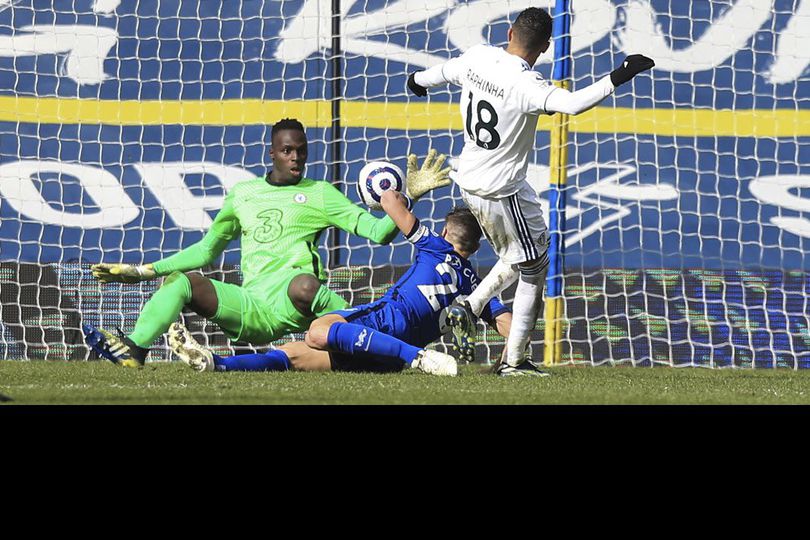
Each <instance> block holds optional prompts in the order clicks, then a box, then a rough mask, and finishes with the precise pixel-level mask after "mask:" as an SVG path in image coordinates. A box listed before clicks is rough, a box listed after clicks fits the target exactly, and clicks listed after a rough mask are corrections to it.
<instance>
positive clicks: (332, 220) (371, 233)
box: [323, 182, 398, 245]
mask: <svg viewBox="0 0 810 540" xmlns="http://www.w3.org/2000/svg"><path fill="white" fill-rule="evenodd" d="M323 184H324V188H323V211H324V215H325V216H326V220H327V222H328V223H329V224H330V225H334V226H335V227H338V228H339V229H342V230H344V231H346V232H347V233H350V234H355V235H357V236H362V237H363V238H368V239H369V240H371V241H372V242H375V243H377V244H382V245H385V244H389V243H391V240H393V239H394V237H395V236H396V235H397V232H398V230H397V226H396V225H395V224H394V222H393V221H391V218H390V217H388V216H385V217H383V218H376V217H374V216H373V215H372V214H371V213H370V212H367V211H365V210H363V209H362V208H360V207H359V206H358V205H356V204H354V203H353V202H352V201H350V200H349V199H347V198H346V196H345V195H344V194H343V193H341V192H340V191H338V189H337V188H336V187H335V186H333V185H332V184H330V183H328V182H323Z"/></svg>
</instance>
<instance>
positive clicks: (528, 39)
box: [512, 7, 551, 51]
mask: <svg viewBox="0 0 810 540" xmlns="http://www.w3.org/2000/svg"><path fill="white" fill-rule="evenodd" d="M512 36H513V39H516V40H517V42H518V43H520V45H522V46H523V47H525V48H526V49H528V50H530V51H536V50H538V49H540V48H541V47H542V46H543V45H545V44H546V42H547V41H548V40H549V39H550V38H551V15H549V14H548V12H547V11H546V10H544V9H540V8H536V7H531V8H527V9H524V10H523V11H521V12H520V15H518V16H517V19H515V22H514V23H513V24H512Z"/></svg>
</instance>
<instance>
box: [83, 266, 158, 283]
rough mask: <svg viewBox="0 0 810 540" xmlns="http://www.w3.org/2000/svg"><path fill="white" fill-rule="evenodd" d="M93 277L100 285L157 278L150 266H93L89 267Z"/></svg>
mask: <svg viewBox="0 0 810 540" xmlns="http://www.w3.org/2000/svg"><path fill="white" fill-rule="evenodd" d="M90 270H91V271H92V272H93V277H94V278H96V279H97V280H99V281H100V282H102V283H112V282H118V283H138V282H140V281H146V280H149V279H154V278H156V277H157V273H156V272H155V270H154V269H153V268H152V265H151V264H142V265H137V266H136V265H133V264H104V263H99V264H94V265H93V266H91V267H90Z"/></svg>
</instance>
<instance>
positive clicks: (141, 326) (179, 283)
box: [129, 272, 191, 349]
mask: <svg viewBox="0 0 810 540" xmlns="http://www.w3.org/2000/svg"><path fill="white" fill-rule="evenodd" d="M190 301H191V282H190V281H189V280H188V277H186V275H185V274H183V273H181V272H173V273H172V274H170V275H169V277H167V278H166V281H164V282H163V285H161V286H160V288H159V289H158V290H157V291H155V294H153V295H152V298H150V299H149V301H148V302H147V303H146V305H145V306H143V310H141V314H140V315H139V316H138V321H137V322H136V323H135V329H134V330H133V331H132V333H131V334H130V335H129V339H130V340H132V342H133V343H135V345H137V346H138V347H143V348H145V349H148V348H149V347H151V346H152V343H154V342H155V340H156V339H157V338H158V336H160V335H161V334H163V333H164V332H166V330H168V329H169V326H170V325H171V324H172V323H173V322H174V321H176V320H177V317H178V315H180V312H181V311H183V306H185V305H186V304H188V303H189V302H190Z"/></svg>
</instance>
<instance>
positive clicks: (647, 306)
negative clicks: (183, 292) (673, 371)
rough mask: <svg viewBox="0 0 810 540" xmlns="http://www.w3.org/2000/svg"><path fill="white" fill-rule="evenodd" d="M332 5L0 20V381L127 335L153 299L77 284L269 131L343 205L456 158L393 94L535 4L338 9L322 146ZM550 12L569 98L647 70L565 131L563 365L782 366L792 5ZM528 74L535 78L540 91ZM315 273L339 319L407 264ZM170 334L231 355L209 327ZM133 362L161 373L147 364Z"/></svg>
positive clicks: (803, 270)
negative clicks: (15, 362) (361, 191)
mask: <svg viewBox="0 0 810 540" xmlns="http://www.w3.org/2000/svg"><path fill="white" fill-rule="evenodd" d="M331 4H332V2H331V1H326V0H308V1H302V0H283V1H270V2H257V1H249V0H243V1H234V2H196V1H186V0H174V1H166V0H161V1H159V2H158V1H151V2H150V1H139V2H128V1H118V0H106V1H102V0H96V1H91V0H64V1H63V0H53V1H50V2H40V1H34V0H30V1H29V0H19V1H11V0H6V1H0V218H2V222H1V223H0V261H2V266H1V267H0V297H1V298H2V312H1V318H0V357H2V358H65V357H67V358H85V357H87V353H86V350H85V349H84V347H83V346H82V345H81V340H80V333H79V330H78V328H79V325H80V322H81V321H82V320H86V321H88V322H91V323H94V324H95V323H99V324H101V325H103V326H105V327H111V328H112V327H115V326H121V327H122V328H123V329H124V330H125V331H127V330H129V329H131V326H132V324H133V323H134V320H135V318H136V316H137V313H138V312H139V309H140V306H141V305H142V303H143V301H144V300H145V299H146V298H148V295H149V294H150V293H151V292H152V291H153V290H154V287H155V286H156V285H157V283H154V284H144V285H140V286H124V287H122V286H119V285H115V286H113V285H105V286H101V285H99V284H98V283H96V282H95V281H94V280H93V279H92V277H91V276H90V275H89V273H88V268H89V265H90V264H92V263H95V262H99V261H104V262H119V261H123V262H137V263H141V262H152V261H155V260H157V259H159V258H161V257H164V256H166V255H168V254H171V253H174V252H176V251H177V250H179V249H181V248H182V247H185V246H188V245H190V244H192V243H193V242H195V241H197V240H199V239H200V238H201V237H202V234H203V233H204V231H205V229H206V227H207V226H208V225H209V224H210V222H211V218H212V216H213V215H214V214H215V212H216V209H217V208H218V207H219V205H220V204H221V202H222V197H223V195H224V193H225V192H226V191H227V189H228V188H229V187H230V186H231V185H233V184H234V183H235V182H238V181H240V180H243V179H245V178H251V177H254V176H258V175H261V174H264V172H265V171H266V170H267V168H268V166H269V164H270V160H269V157H268V155H267V149H268V145H269V135H270V126H271V125H272V123H273V122H275V121H277V120H279V119H280V118H283V117H287V116H290V117H297V118H299V119H300V120H301V121H302V122H303V123H304V124H305V125H306V126H307V135H308V137H309V140H310V162H309V164H308V168H307V176H309V177H312V178H323V179H326V180H328V181H337V182H340V185H341V188H342V189H343V190H344V191H345V192H346V193H347V194H348V195H349V197H350V198H352V199H353V200H358V198H357V196H356V194H355V192H354V183H353V178H355V177H356V175H357V174H358V173H359V171H360V169H361V168H362V166H363V165H364V164H365V163H366V162H368V161H372V160H378V159H385V160H389V161H393V162H396V163H397V164H399V165H400V166H401V167H403V168H404V164H405V156H406V155H407V154H408V153H410V152H413V153H416V154H418V155H425V154H426V153H427V150H428V148H430V147H433V148H436V149H438V150H439V151H441V152H444V153H447V154H448V155H449V156H458V154H459V153H460V151H461V146H462V143H463V140H462V135H461V133H462V131H461V128H462V126H461V119H460V115H459V113H458V110H457V105H456V104H457V102H458V89H454V88H446V89H445V88H437V89H435V90H433V91H432V92H431V94H430V96H429V98H428V99H427V100H426V101H423V100H416V99H411V98H409V97H408V96H406V93H405V80H406V77H407V74H408V73H409V72H411V71H414V70H416V69H420V68H424V67H427V66H431V65H435V64H436V63H439V62H441V61H443V60H445V59H447V58H449V57H450V56H453V55H457V54H460V53H461V52H463V51H464V50H466V49H468V48H469V47H471V46H472V45H474V44H476V43H479V42H481V41H484V40H488V41H490V42H491V43H492V44H494V45H504V44H505V43H506V30H507V28H508V25H509V21H510V20H512V19H514V16H515V15H516V14H517V13H518V12H519V11H521V10H522V9H524V8H525V7H528V6H530V5H534V4H539V5H541V6H550V5H551V4H552V2H549V1H546V0H540V2H530V1H528V0H527V1H523V0H521V1H517V0H514V1H504V0H475V1H472V0H471V1H454V0H399V1H393V0H389V1H386V0H375V1H350V0H343V2H342V25H341V47H342V51H343V57H342V58H343V62H342V73H343V76H342V77H341V79H340V83H341V84H340V90H341V94H342V102H341V126H342V127H341V129H340V130H339V131H338V132H334V131H333V130H332V129H331V104H332V99H333V97H334V96H333V84H332V82H333V80H332V79H333V76H332V73H333V72H332V59H333V58H332V52H331V49H330V47H331V42H332V34H331V21H332V16H331V12H330V9H331ZM572 10H573V24H572V26H571V36H570V37H571V40H572V51H573V66H574V70H573V89H578V88H583V87H585V86H586V85H588V84H590V83H592V82H593V81H594V80H596V79H597V78H599V77H602V76H604V75H606V74H608V73H609V72H610V70H611V69H613V67H615V66H616V65H617V64H618V62H620V61H621V60H622V59H623V57H624V55H626V54H629V53H643V54H647V55H648V56H651V57H652V58H654V59H655V60H656V64H657V66H656V69H655V70H654V71H652V72H651V74H649V75H644V76H641V77H638V78H637V79H636V80H635V81H634V82H633V83H631V84H628V85H627V87H622V88H620V89H619V91H618V92H617V94H616V95H615V97H614V98H609V99H608V100H607V101H605V102H604V103H603V104H602V105H601V106H600V107H598V108H596V109H594V110H592V111H590V112H588V113H585V114H584V115H582V116H580V117H577V118H575V119H572V124H571V136H570V146H569V170H568V188H567V189H568V209H567V224H566V225H567V231H568V232H567V235H566V243H567V253H566V271H565V291H566V322H565V325H566V326H565V333H564V339H565V343H564V351H565V353H564V360H565V361H566V362H586V363H596V364H600V363H605V362H622V361H627V362H631V363H633V364H636V365H648V364H651V363H664V364H671V365H707V366H708V365H711V366H724V365H741V366H751V365H754V366H777V365H778V366H789V367H803V366H805V365H806V364H807V362H808V361H809V360H810V352H808V351H810V333H808V327H810V316H809V315H808V313H810V306H808V301H807V298H808V292H810V282H809V281H808V277H807V269H808V255H807V254H808V252H809V250H808V247H810V246H808V238H810V221H809V220H808V218H810V216H809V215H808V214H809V213H810V203H808V198H810V172H808V171H807V165H806V164H807V163H810V140H809V139H808V138H810V129H808V127H807V126H810V113H808V108H810V75H808V71H807V66H808V64H810V42H809V41H808V38H807V33H806V28H807V26H808V24H810V2H808V1H807V0H802V1H799V0H773V1H771V0H737V1H712V2H709V1H694V2H670V1H665V0H573V3H572ZM552 57H553V49H552V50H549V51H548V53H546V54H544V55H543V56H542V57H541V61H540V63H539V64H538V66H537V68H536V69H537V70H538V71H540V72H541V73H542V74H543V75H544V76H546V77H547V78H549V77H550V75H551V65H550V59H551V58H552ZM550 126H551V122H550V120H549V119H548V118H541V119H540V122H539V124H538V133H537V140H536V145H535V149H536V150H535V153H534V156H532V165H531V166H530V169H529V181H530V183H532V185H533V186H534V187H535V188H536V189H537V190H538V191H539V192H541V193H543V194H544V197H545V194H546V191H547V189H548V169H547V164H548V157H549V135H548V131H547V130H548V129H549V128H550ZM335 139H338V140H340V142H341V147H340V153H339V154H338V155H333V153H332V149H333V146H332V142H333V141H334V140H335ZM336 161H337V162H339V163H340V164H341V174H340V177H339V178H333V175H332V173H333V168H332V166H333V164H334V163H335V162H336ZM459 202H460V197H459V192H458V188H456V187H455V186H453V187H448V188H443V189H440V190H438V191H436V192H434V193H432V194H430V195H429V196H427V197H426V198H425V199H424V200H422V201H420V203H419V205H418V206H417V208H416V212H417V215H418V216H419V217H420V219H422V220H423V222H425V223H426V224H428V225H429V226H432V227H435V228H440V227H441V226H442V221H443V217H444V215H445V214H446V212H447V211H448V210H449V209H450V208H452V206H453V205H455V204H458V203H459ZM547 210H548V209H547V208H545V209H544V211H545V212H546V215H547ZM321 251H322V254H323V258H324V260H325V261H329V262H332V263H335V264H333V266H334V265H336V264H339V267H338V268H335V269H334V270H333V272H332V277H331V280H330V284H331V286H333V287H334V288H335V289H336V290H339V291H340V292H341V293H344V294H346V295H347V298H348V299H349V300H351V301H352V302H354V303H358V302H366V301H369V300H370V299H372V298H375V297H378V296H379V294H380V293H381V292H382V291H383V290H384V289H385V288H386V286H387V284H389V283H390V282H391V281H392V280H393V279H395V278H396V277H397V276H398V275H400V274H401V272H402V270H403V269H404V268H405V267H407V265H409V264H410V262H411V258H412V255H413V252H412V249H411V247H410V246H409V245H408V244H407V243H406V242H405V241H404V240H402V239H401V237H400V238H398V239H397V240H395V241H394V242H393V243H392V244H391V245H390V246H383V247H380V246H373V245H371V244H370V243H369V242H367V241H365V240H362V239H358V238H354V237H351V236H349V235H346V234H345V233H342V232H341V233H336V232H335V231H330V232H329V233H328V234H326V235H324V236H323V237H322V246H321ZM475 260H476V264H477V266H478V268H479V270H480V271H481V273H482V274H483V273H484V272H486V270H487V269H488V268H489V267H490V266H491V265H492V264H494V262H495V257H494V255H493V253H492V251H491V249H490V248H489V247H488V246H486V245H485V246H484V247H483V248H482V250H481V251H480V252H479V254H478V255H477V256H476V259H475ZM238 264H239V246H238V244H234V245H231V246H229V248H228V249H227V250H226V251H225V253H224V254H223V257H222V258H221V259H220V260H219V261H218V263H217V264H216V265H215V267H212V268H207V269H204V270H205V271H206V273H207V275H209V276H210V277H214V278H218V279H224V280H226V281H233V282H238V281H239V279H240V275H239V270H238ZM506 300H509V292H507V294H506ZM187 323H188V324H189V325H190V326H191V327H192V329H193V331H194V332H195V335H197V336H198V337H200V338H202V336H203V334H205V335H206V336H207V337H206V338H202V339H205V340H207V341H208V343H209V344H211V345H212V346H213V347H215V348H218V349H217V350H219V351H222V352H228V351H230V350H232V346H231V345H229V344H228V342H227V340H226V339H225V338H224V336H223V335H222V334H221V333H220V332H219V331H218V329H217V328H216V326H215V325H211V324H207V325H206V324H204V322H202V321H200V320H199V319H197V318H196V317H192V316H188V318H187ZM543 325H544V322H543V321H539V322H538V326H537V329H538V332H537V333H536V335H535V340H534V341H535V344H536V346H537V348H536V349H535V350H536V354H539V350H538V349H539V347H541V346H542V344H541V339H542V335H543V333H542V330H543ZM482 330H483V328H482ZM482 337H483V338H484V343H483V344H482V345H481V349H480V351H479V352H480V358H481V359H482V360H484V359H486V360H490V359H492V358H494V357H496V356H497V354H498V353H499V351H500V346H501V345H502V341H501V340H500V339H499V338H497V337H496V336H494V334H493V333H492V332H491V331H490V332H488V333H486V334H482ZM294 338H295V337H293V339H294ZM152 358H153V359H166V358H168V354H167V351H166V349H165V346H164V345H163V344H162V343H157V344H156V347H155V349H154V351H153V357H152Z"/></svg>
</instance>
